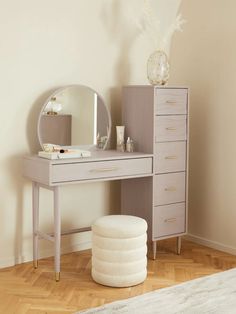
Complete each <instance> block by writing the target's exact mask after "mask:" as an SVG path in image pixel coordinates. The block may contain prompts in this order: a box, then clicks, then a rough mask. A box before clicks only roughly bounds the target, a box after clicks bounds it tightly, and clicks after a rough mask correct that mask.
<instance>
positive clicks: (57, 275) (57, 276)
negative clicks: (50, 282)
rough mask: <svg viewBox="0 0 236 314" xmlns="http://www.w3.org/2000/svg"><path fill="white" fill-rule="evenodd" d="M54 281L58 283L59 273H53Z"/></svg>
mask: <svg viewBox="0 0 236 314" xmlns="http://www.w3.org/2000/svg"><path fill="white" fill-rule="evenodd" d="M55 280H56V281H57V282H58V281H60V273H55Z"/></svg>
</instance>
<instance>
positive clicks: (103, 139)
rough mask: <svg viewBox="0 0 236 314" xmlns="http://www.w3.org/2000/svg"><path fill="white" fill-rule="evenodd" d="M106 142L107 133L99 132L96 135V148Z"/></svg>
mask: <svg viewBox="0 0 236 314" xmlns="http://www.w3.org/2000/svg"><path fill="white" fill-rule="evenodd" d="M106 142H107V135H105V136H100V135H99V133H98V135H97V148H99V149H103V148H104V146H105V144H106Z"/></svg>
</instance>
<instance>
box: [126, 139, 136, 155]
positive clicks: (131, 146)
mask: <svg viewBox="0 0 236 314" xmlns="http://www.w3.org/2000/svg"><path fill="white" fill-rule="evenodd" d="M126 151H127V152H128V153H133V152H134V141H133V140H132V139H131V138H130V137H128V138H127V142H126Z"/></svg>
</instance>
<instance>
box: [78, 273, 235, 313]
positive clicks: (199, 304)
mask: <svg viewBox="0 0 236 314" xmlns="http://www.w3.org/2000/svg"><path fill="white" fill-rule="evenodd" d="M160 274H161V272H160ZM150 276H152V275H150ZM160 278H161V279H160V280H164V276H163V277H162V275H160ZM235 286H236V269H235V268H233V269H230V270H227V271H224V272H219V273H217V274H214V275H209V276H204V277H202V278H198V279H194V280H190V281H187V282H184V283H181V284H178V285H175V286H172V287H167V288H162V289H158V290H156V291H152V292H149V293H145V294H142V295H139V296H136V297H132V298H128V299H126V300H121V301H116V302H112V303H110V304H105V305H102V306H100V307H96V308H92V309H89V310H85V311H80V312H77V313H76V314H79V313H81V314H82V313H83V314H111V313H116V314H130V313H135V314H144V313H145V314H153V313H155V314H179V313H182V314H192V313H195V314H197V313H198V314H199V313H201V314H209V313H212V314H213V313H214V314H223V313H225V314H226V313H227V314H233V313H235V308H236V298H235Z"/></svg>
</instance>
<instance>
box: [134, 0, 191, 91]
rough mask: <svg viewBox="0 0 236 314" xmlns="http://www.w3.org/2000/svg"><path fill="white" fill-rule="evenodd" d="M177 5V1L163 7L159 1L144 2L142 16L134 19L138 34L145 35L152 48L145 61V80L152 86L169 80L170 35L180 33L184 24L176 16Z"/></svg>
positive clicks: (178, 2)
mask: <svg viewBox="0 0 236 314" xmlns="http://www.w3.org/2000/svg"><path fill="white" fill-rule="evenodd" d="M179 5H180V1H179V0H173V1H169V3H167V4H165V5H162V2H160V1H156V3H154V2H153V1H151V0H144V7H143V10H142V14H141V16H140V18H139V19H136V23H135V24H136V25H137V26H138V28H139V31H140V34H146V35H147V36H148V37H149V39H150V42H151V43H152V44H153V46H154V49H153V52H152V53H151V55H150V56H149V58H148V61H147V78H148V81H149V82H150V84H152V85H165V84H166V83H167V81H168V79H169V62H168V54H169V48H170V44H171V39H172V35H173V34H174V32H175V31H182V24H183V23H185V21H184V20H183V19H182V17H181V15H180V14H179V15H177V12H178V9H179ZM176 15H177V16H176ZM163 17H165V18H163Z"/></svg>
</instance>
